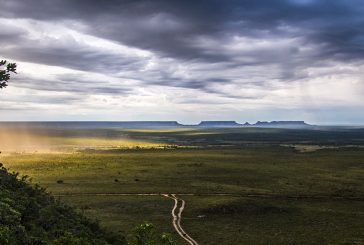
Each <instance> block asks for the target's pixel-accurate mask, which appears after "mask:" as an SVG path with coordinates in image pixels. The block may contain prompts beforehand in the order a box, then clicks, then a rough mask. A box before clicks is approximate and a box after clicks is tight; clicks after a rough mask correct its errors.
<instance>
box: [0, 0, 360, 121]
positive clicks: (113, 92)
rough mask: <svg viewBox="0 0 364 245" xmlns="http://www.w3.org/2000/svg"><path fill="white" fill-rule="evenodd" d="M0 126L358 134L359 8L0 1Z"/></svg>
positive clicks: (338, 4)
mask: <svg viewBox="0 0 364 245" xmlns="http://www.w3.org/2000/svg"><path fill="white" fill-rule="evenodd" d="M0 6H1V7H0V26H1V29H0V45H1V48H0V59H6V60H8V61H12V62H17V64H18V74H17V75H15V76H13V77H12V80H11V81H10V82H9V86H8V88H6V89H3V90H2V91H0V98H1V104H0V120H1V121H13V120H16V121H29V120H31V121H43V120H47V121H60V120H72V121H78V120H81V121H82V120H85V121H90V120H91V121H94V120H100V121H128V120H177V121H179V122H181V123H196V122H199V121H201V120H236V121H238V122H245V121H249V122H255V121H258V120H261V121H264V120H267V121H271V120H305V121H307V122H309V123H316V124H362V125H364V28H363V27H364V1H362V0H335V1H333V0H274V1H272V0H226V1H221V0H180V1H177V0H153V1H152V0H105V1H100V0H98V1H94V0H0Z"/></svg>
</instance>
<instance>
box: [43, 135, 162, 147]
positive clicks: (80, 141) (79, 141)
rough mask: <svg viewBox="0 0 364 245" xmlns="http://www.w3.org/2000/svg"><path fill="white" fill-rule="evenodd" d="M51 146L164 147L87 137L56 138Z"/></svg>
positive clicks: (126, 140)
mask: <svg viewBox="0 0 364 245" xmlns="http://www.w3.org/2000/svg"><path fill="white" fill-rule="evenodd" d="M50 141H51V144H55V145H58V146H61V147H62V146H63V147H66V148H70V147H72V148H74V149H82V148H95V149H103V148H136V147H139V148H160V147H163V146H166V144H163V143H153V142H148V141H143V140H136V139H127V138H125V139H123V138H120V139H108V138H89V137H67V138H65V137H58V138H51V140H50Z"/></svg>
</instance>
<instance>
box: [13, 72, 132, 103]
mask: <svg viewBox="0 0 364 245" xmlns="http://www.w3.org/2000/svg"><path fill="white" fill-rule="evenodd" d="M12 83H13V86H17V87H22V88H27V89H34V90H40V91H51V92H70V93H72V94H74V96H76V97H77V98H78V99H80V98H82V96H80V95H92V94H111V95H113V94H118V95H127V94H129V93H130V92H131V90H130V89H129V88H123V87H120V86H116V85H115V84H112V83H110V82H108V81H105V80H101V81H100V80H90V78H88V77H85V76H82V75H80V74H63V75H57V76H55V78H54V79H39V78H34V77H33V78H32V77H21V76H20V77H17V78H15V79H14V80H13V82H12Z"/></svg>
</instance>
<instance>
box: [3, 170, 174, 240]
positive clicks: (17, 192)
mask: <svg viewBox="0 0 364 245" xmlns="http://www.w3.org/2000/svg"><path fill="white" fill-rule="evenodd" d="M26 180H27V176H25V177H21V178H20V177H19V175H18V173H9V172H8V171H7V170H6V169H5V168H4V167H3V166H2V164H1V163H0V244H4V245H6V244H11V245H13V244H14V245H17V244H22V245H26V244H55V245H60V244H67V245H84V244H85V245H86V244H95V245H96V244H97V245H102V244H113V245H117V244H130V245H158V244H161V245H174V244H175V243H174V241H173V240H172V238H171V236H170V235H168V234H162V235H159V234H158V233H156V231H155V229H154V226H153V225H152V224H150V223H144V224H141V225H139V226H138V227H136V228H135V230H134V233H133V234H130V235H129V236H128V241H126V239H125V238H124V237H123V236H121V235H117V234H113V233H108V232H106V231H104V230H102V229H101V228H100V226H99V224H98V223H97V222H95V221H92V220H90V219H88V218H86V217H85V216H83V215H81V214H79V213H77V212H76V211H75V210H74V209H73V208H71V207H69V206H67V205H64V204H62V203H61V202H59V201H57V200H56V199H54V198H53V197H52V196H51V195H49V194H48V193H46V192H45V190H44V189H43V188H41V187H39V186H38V185H35V186H34V187H32V186H30V185H29V184H28V183H27V181H26Z"/></svg>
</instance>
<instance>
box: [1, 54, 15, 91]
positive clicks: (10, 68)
mask: <svg viewBox="0 0 364 245" xmlns="http://www.w3.org/2000/svg"><path fill="white" fill-rule="evenodd" d="M11 73H16V63H8V62H7V61H6V60H2V61H0V88H5V87H6V86H8V81H9V79H10V74H11Z"/></svg>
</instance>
